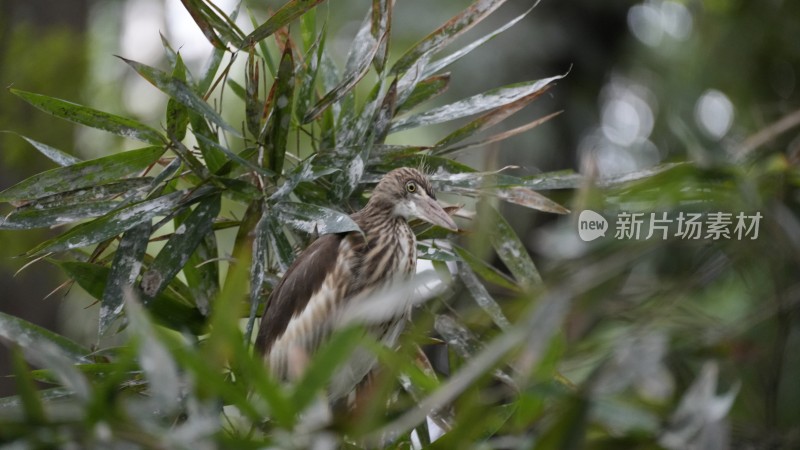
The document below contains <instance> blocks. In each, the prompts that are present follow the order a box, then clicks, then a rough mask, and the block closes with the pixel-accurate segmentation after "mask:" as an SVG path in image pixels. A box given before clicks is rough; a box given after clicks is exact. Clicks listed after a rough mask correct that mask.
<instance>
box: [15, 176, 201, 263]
mask: <svg viewBox="0 0 800 450" xmlns="http://www.w3.org/2000/svg"><path fill="white" fill-rule="evenodd" d="M187 194H188V192H187V191H178V192H172V193H170V194H167V195H164V196H161V197H157V198H154V199H150V200H145V201H143V202H139V203H134V204H132V205H130V206H128V207H126V208H123V209H121V210H118V211H114V212H112V213H110V214H106V215H105V216H102V217H99V218H97V219H94V220H92V221H91V222H86V223H82V224H80V225H78V226H76V227H75V228H73V229H71V230H69V231H67V232H66V233H64V234H62V235H60V236H57V237H55V238H53V239H50V240H47V241H45V242H42V243H41V244H39V245H37V246H36V247H34V248H33V249H31V250H30V252H29V254H31V255H34V254H38V253H44V252H60V251H64V250H70V249H73V248H80V247H86V246H87V245H91V244H96V243H98V242H102V241H105V240H106V239H109V238H111V237H114V236H116V235H118V234H120V233H123V232H125V231H127V230H129V229H131V228H133V227H135V226H137V225H139V224H141V223H144V222H147V221H150V220H152V219H153V218H154V217H156V216H163V215H167V214H170V213H172V212H173V210H174V209H175V207H176V206H178V205H179V204H181V202H182V201H183V200H184V197H185V196H186V195H187Z"/></svg>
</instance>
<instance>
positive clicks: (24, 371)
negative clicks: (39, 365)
mask: <svg viewBox="0 0 800 450" xmlns="http://www.w3.org/2000/svg"><path fill="white" fill-rule="evenodd" d="M11 368H12V369H13V371H14V372H13V373H14V381H15V384H16V387H17V392H18V393H19V394H18V395H19V399H20V401H21V403H22V410H23V411H24V412H25V420H26V421H27V422H29V423H34V424H40V423H45V422H46V421H47V417H46V416H45V413H44V408H43V407H42V399H41V398H40V397H39V393H38V391H37V390H36V385H35V384H34V383H33V377H31V373H30V371H31V370H30V367H28V364H27V363H26V362H25V358H23V357H22V352H21V351H20V349H19V346H17V345H13V346H11Z"/></svg>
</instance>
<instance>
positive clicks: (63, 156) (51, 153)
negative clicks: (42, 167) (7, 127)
mask: <svg viewBox="0 0 800 450" xmlns="http://www.w3.org/2000/svg"><path fill="white" fill-rule="evenodd" d="M4 133H11V134H16V135H17V136H19V137H21V138H22V139H25V140H26V141H28V143H29V144H31V145H32V146H33V148H35V149H36V150H38V151H39V153H41V154H42V155H44V156H45V157H47V159H49V160H50V161H53V162H54V163H56V164H58V165H59V166H70V165H72V164H76V163H79V162H81V161H82V160H81V159H80V158H78V157H75V156H72V155H70V154H69V153H66V152H64V151H62V150H59V149H57V148H55V147H51V146H49V145H47V144H43V143H41V142H38V141H35V140H33V139H31V138H29V137H27V136H23V135H21V134H17V133H14V132H13V131H4Z"/></svg>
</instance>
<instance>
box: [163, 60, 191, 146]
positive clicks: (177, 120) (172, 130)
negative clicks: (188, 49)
mask: <svg viewBox="0 0 800 450" xmlns="http://www.w3.org/2000/svg"><path fill="white" fill-rule="evenodd" d="M172 77H173V78H175V79H177V80H181V81H183V82H186V65H185V64H184V63H183V58H181V55H180V54H176V56H175V68H174V69H172ZM188 125H189V109H188V108H186V105H184V104H182V103H180V102H178V101H177V100H175V99H174V98H170V99H169V101H167V135H169V136H171V137H174V138H175V139H176V140H179V141H182V140H183V138H184V137H186V127H187V126H188Z"/></svg>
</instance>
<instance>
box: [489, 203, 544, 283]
mask: <svg viewBox="0 0 800 450" xmlns="http://www.w3.org/2000/svg"><path fill="white" fill-rule="evenodd" d="M479 209H480V211H481V214H487V215H488V217H486V218H485V220H488V221H489V223H491V224H492V227H490V229H489V230H490V231H489V240H490V241H491V243H492V247H494V251H495V252H496V253H497V256H498V257H499V258H500V260H501V261H503V264H505V265H506V267H507V268H508V270H509V272H511V274H512V275H514V278H516V280H517V282H518V283H519V284H520V285H521V286H523V287H524V288H530V287H533V286H536V285H540V284H542V277H541V275H539V271H538V270H537V269H536V265H535V264H534V263H533V260H532V259H531V257H530V255H529V254H528V250H527V249H526V248H525V245H523V244H522V241H520V239H519V236H517V233H516V232H515V231H514V229H513V228H511V225H510V224H509V223H508V222H507V221H506V219H505V218H504V217H503V216H502V215H501V214H500V213H499V212H498V211H497V210H496V209H495V208H493V207H488V208H482V207H479Z"/></svg>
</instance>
